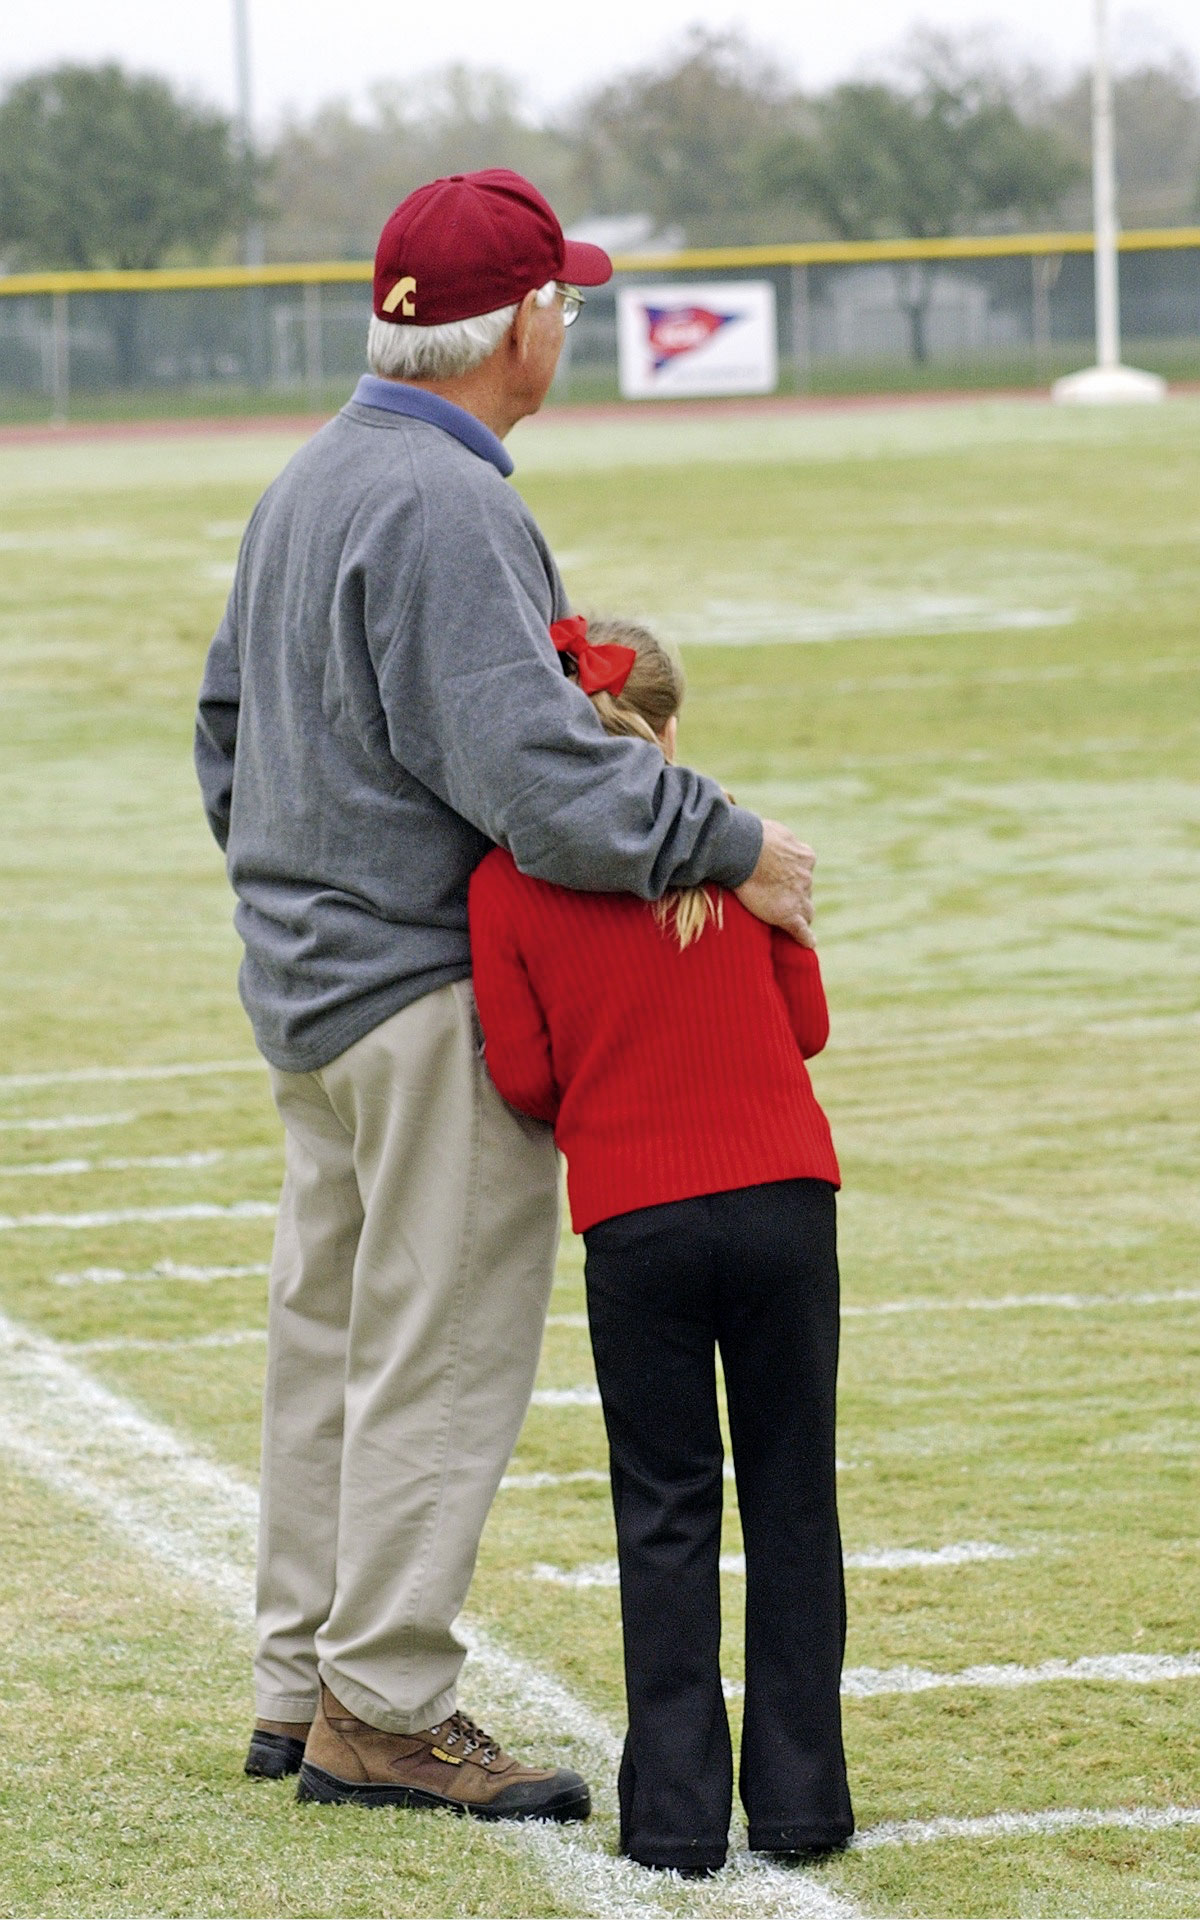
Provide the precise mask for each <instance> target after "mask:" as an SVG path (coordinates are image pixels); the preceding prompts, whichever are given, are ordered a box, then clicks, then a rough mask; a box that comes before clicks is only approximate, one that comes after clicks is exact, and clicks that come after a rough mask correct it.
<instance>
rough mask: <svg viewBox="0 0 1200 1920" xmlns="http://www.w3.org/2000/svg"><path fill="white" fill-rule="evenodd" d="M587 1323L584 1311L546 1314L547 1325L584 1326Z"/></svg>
mask: <svg viewBox="0 0 1200 1920" xmlns="http://www.w3.org/2000/svg"><path fill="white" fill-rule="evenodd" d="M587 1323H588V1317H587V1315H586V1313H548V1314H547V1315H546V1325H547V1326H548V1327H586V1326H587Z"/></svg>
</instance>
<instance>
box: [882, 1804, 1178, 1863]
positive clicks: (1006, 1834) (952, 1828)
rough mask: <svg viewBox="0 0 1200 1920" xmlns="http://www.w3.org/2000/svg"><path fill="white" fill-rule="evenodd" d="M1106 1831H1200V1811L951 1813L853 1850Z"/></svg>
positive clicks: (886, 1828) (889, 1831)
mask: <svg viewBox="0 0 1200 1920" xmlns="http://www.w3.org/2000/svg"><path fill="white" fill-rule="evenodd" d="M1100 1827H1124V1828H1127V1829H1131V1830H1132V1831H1133V1832H1135V1833H1168V1832H1170V1830H1171V1829H1172V1828H1173V1827H1200V1807H1047V1809H1046V1810H1045V1812H1044V1813H989V1814H984V1815H982V1816H980V1817H979V1818H976V1819H973V1820H968V1819H964V1820H959V1819H955V1818H954V1817H953V1816H951V1815H943V1816H942V1817H941V1818H939V1819H936V1820H885V1821H882V1822H881V1823H880V1825H879V1826H877V1827H867V1828H866V1829H865V1830H864V1831H863V1832H862V1833H859V1834H856V1835H855V1837H854V1839H853V1840H852V1841H851V1842H850V1846H851V1849H852V1850H853V1851H854V1852H855V1853H866V1852H870V1851H871V1850H872V1849H873V1848H875V1847H919V1846H924V1845H927V1844H928V1843H929V1842H930V1841H934V1840H1020V1839H1023V1838H1025V1837H1026V1836H1027V1835H1037V1834H1043V1833H1073V1832H1078V1831H1079V1830H1080V1829H1081V1828H1100Z"/></svg>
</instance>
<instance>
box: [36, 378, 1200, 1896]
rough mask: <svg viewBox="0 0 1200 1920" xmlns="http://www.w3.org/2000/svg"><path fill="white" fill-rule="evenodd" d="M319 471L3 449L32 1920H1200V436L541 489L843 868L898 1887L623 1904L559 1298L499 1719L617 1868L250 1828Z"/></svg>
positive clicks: (932, 424) (543, 1855) (1016, 432)
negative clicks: (265, 1460) (228, 857)
mask: <svg viewBox="0 0 1200 1920" xmlns="http://www.w3.org/2000/svg"><path fill="white" fill-rule="evenodd" d="M290 450H291V443H289V442H288V441H287V440H285V439H284V438H282V437H280V436H277V435H269V434H266V433H264V434H263V435H262V436H261V437H258V436H252V435H238V436H230V437H229V438H227V439H225V438H219V437H213V438H202V439H196V440H186V441H175V442H169V441H166V440H163V441H145V440H143V441H138V442H131V443H129V444H128V445H122V444H117V443H112V442H105V443H97V444H96V445H95V446H80V445H75V446H65V447H61V448H54V447H49V448H42V447H36V448H24V449H17V448H8V449H5V448H0V569H2V573H0V578H2V589H0V591H2V605H0V687H2V691H0V727H2V736H0V794H2V809H3V818H4V821H5V833H4V839H3V846H2V849H0V862H2V870H3V887H4V895H5V899H6V903H7V911H6V912H5V914H4V916H3V920H2V922H0V946H2V954H3V958H2V966H3V977H4V980H5V990H4V1004H3V1014H2V1021H3V1033H4V1048H3V1059H2V1061H0V1309H2V1312H3V1316H4V1317H3V1318H2V1319H0V1555H2V1557H3V1566H4V1576H5V1577H4V1580H3V1587H2V1593H0V1607H2V1609H3V1623H2V1628H0V1631H2V1635H3V1646H4V1667H5V1673H6V1677H5V1682H4V1686H3V1689H2V1695H0V1715H2V1716H3V1732H2V1734H0V1822H2V1823H3V1828H2V1830H3V1835H4V1837H3V1840H2V1841H0V1914H2V1915H13V1916H15V1915H20V1916H27V1915H56V1916H57V1915H71V1916H83V1915H87V1916H91V1915H124V1914H137V1915H166V1914H172V1915H174V1914H191V1915H208V1914H212V1915H275V1914H279V1915H331V1916H332V1915H364V1916H382V1915H414V1916H417V1915H422V1916H423V1915H431V1916H432V1915H446V1914H487V1915H497V1916H524V1915H537V1916H540V1915H575V1914H583V1913H595V1914H613V1915H616V1916H626V1915H629V1916H633V1915H641V1916H658V1915H661V1914H664V1913H679V1914H682V1913H688V1914H697V1915H701V1916H713V1920H719V1917H720V1916H724V1915H733V1914H747V1915H749V1914H752V1913H753V1914H756V1915H773V1914H779V1915H785V1914H786V1915H797V1916H818V1917H819V1920H853V1916H854V1915H856V1914H872V1915H876V1914H877V1915H914V1916H933V1915H980V1916H1000V1915H1004V1916H1008V1915H1030V1916H1032V1915H1047V1916H1063V1915H1088V1916H1108V1915H1112V1916H1118V1915H1120V1916H1178V1915H1200V1713H1198V1710H1200V1625H1198V1624H1197V1618H1196V1613H1197V1597H1198V1594H1200V1582H1198V1579H1197V1555H1196V1542H1195V1534H1196V1509H1197V1490H1198V1483H1197V1476H1196V1456H1197V1448H1198V1443H1200V1420H1198V1417H1197V1412H1196V1384H1197V1368H1196V1360H1197V1349H1198V1346H1200V1341H1198V1338H1197V1327H1198V1318H1197V1306H1198V1304H1200V1276H1198V1274H1197V1263H1196V1249H1197V1238H1198V1234H1197V1230H1198V1228H1200V1201H1198V1199H1197V1191H1198V1190H1197V1183H1196V1167H1197V1155H1196V1133H1197V1098H1196V1088H1197V1066H1198V1064H1200V1062H1198V1048H1197V1041H1198V1039H1200V1012H1198V1002H1197V991H1196V988H1197V979H1198V977H1200V952H1198V942H1197V933H1196V928H1197V922H1198V920H1200V859H1198V856H1200V789H1198V788H1197V785H1196V784H1195V769H1196V753H1197V745H1198V741H1200V734H1198V721H1197V707H1196V684H1197V683H1196V675H1197V667H1198V665H1200V648H1198V646H1197V631H1196V625H1197V604H1198V599H1197V586H1198V578H1197V563H1196V542H1197V537H1198V536H1200V506H1198V504H1197V502H1198V497H1200V496H1198V492H1197V481H1198V479H1200V405H1197V404H1194V403H1192V402H1188V401H1176V402H1173V403H1172V404H1170V405H1169V406H1167V407H1166V408H1164V409H1161V410H1154V409H1147V410H1146V411H1144V412H1129V413H1112V414H1108V413H1097V414H1089V413H1071V412H1055V411H1052V410H1050V409H1048V408H1043V407H1039V406H1033V405H1020V404H1013V405H1011V406H1008V407H1000V406H986V407H985V406H969V405H964V406H962V407H949V408H939V409H936V410H935V409H930V410H928V411H923V410H913V409H905V410H899V409H898V410H895V411H885V410H880V411H870V412H863V413H856V414H848V415H845V416H840V415H823V416H813V417H809V418H796V417H775V418H769V419H768V418H760V419H758V420H755V421H753V422H749V421H747V420H744V419H737V418H733V417H726V418H724V419H721V420H719V421H715V422H707V421H704V420H698V419H691V420H686V421H680V422H678V423H671V422H661V423H659V422H656V423H653V424H651V423H648V422H641V423H638V422H636V421H635V422H632V423H630V424H625V423H623V422H607V423H605V424H602V425H597V426H594V427H591V428H585V427H581V426H579V425H577V424H567V423H558V424H553V423H547V424H544V425H538V424H530V425H528V426H526V427H524V428H521V429H519V430H518V432H517V434H516V435H515V436H514V440H513V450H514V452H515V454H516V455H517V459H518V473H517V483H518V484H519V485H520V486H521V487H522V489H523V491H525V493H526V494H527V497H528V498H529V500H530V501H531V503H532V505H533V507H534V509H535V511H536V512H537V513H538V515H539V517H540V518H541V520H542V522H543V524H544V526H545V528H546V530H547V532H548V534H549V536H550V538H551V541H552V543H553V544H554V546H555V547H556V549H557V550H558V551H559V552H560V553H561V555H562V558H563V563H564V570H565V572H566V575H567V578H568V583H569V585H570V587H571V589H572V591H573V594H574V596H575V598H576V600H577V602H578V603H579V604H580V605H582V606H583V607H585V608H587V607H594V608H597V609H599V608H606V609H620V610H623V611H628V612H632V613H642V614H646V615H652V616H653V617H654V618H655V619H656V620H658V621H659V622H660V623H661V625H662V626H663V628H664V629H666V630H668V631H670V632H673V633H674V634H676V635H677V636H678V637H679V638H680V639H681V640H682V641H683V643H684V645H685V649H686V655H687V661H688V666H689V673H690V678H691V695H690V699H689V703H688V707H687V709H686V712H685V716H684V730H683V747H684V751H685V752H686V753H687V754H688V755H690V756H691V757H693V758H694V759H695V760H697V761H698V762H699V763H701V764H703V765H705V766H706V767H708V768H709V769H710V770H712V771H713V772H715V773H717V774H719V775H720V776H721V777H722V778H723V779H724V780H725V781H726V782H727V783H728V784H729V785H730V786H731V787H732V788H733V789H734V790H735V791H736V793H737V794H738V797H739V798H740V799H743V800H745V801H746V802H748V803H750V804H752V805H755V806H759V807H761V808H763V809H764V810H768V811H771V812H774V813H776V814H778V815H779V816H780V817H782V818H784V819H786V820H788V821H789V822H790V823H792V824H794V825H795V826H796V827H797V828H799V829H801V830H802V831H803V832H804V834H805V835H806V836H807V837H808V838H810V839H811V840H812V841H813V842H814V843H815V844H816V846H817V847H818V849H819V852H820V866H819V870H818V874H819V909H820V912H819V930H820V936H821V946H822V953H823V960H824V967H825V973H826V980H827V985H828V990H829V996H830V1000H831V1004H832V1008H833V1019H834V1037H833V1041H832V1043H831V1045H830V1048H829V1050H828V1053H827V1054H826V1055H825V1056H824V1057H823V1058H822V1059H821V1060H820V1061H819V1062H817V1063H816V1075H815V1077H816V1080H817V1086H818V1091H819V1093H820V1095H821V1097H822V1098H823V1100H824V1101H825V1103H826V1105H827V1108H828V1110H829V1113H830V1115H831V1118H832V1121H833V1124H834V1131H835V1135H836V1137H837V1140H838V1143H839V1147H840V1150H841V1156H842V1163H843V1171H844V1177H845V1182H846V1184H845V1190H844V1195H843V1200H842V1222H843V1271H844V1281H845V1301H846V1319H845V1335H844V1349H843V1351H844V1362H843V1388H842V1403H841V1404H842V1412H841V1430H840V1449H839V1450H840V1453H841V1457H842V1460H843V1463H844V1473H843V1476H842V1483H841V1484H842V1503H843V1525H844V1533H845V1538H846V1546H847V1553H848V1555H849V1557H850V1569H849V1573H848V1581H849V1589H850V1608H851V1614H850V1645H849V1652H848V1665H849V1672H848V1676H847V1694H848V1697H847V1700H846V1721H847V1740H848V1750H849V1757H850V1765H851V1777H852V1785H853V1789H854V1794H855V1802H856V1810H857V1815H858V1820H859V1825H860V1830H861V1841H860V1844H859V1845H858V1846H857V1847H856V1848H855V1849H854V1850H853V1851H851V1852H850V1853H848V1854H847V1855H846V1856H845V1857H843V1858H841V1859H839V1860H838V1861H836V1862H834V1863H832V1864H830V1865H828V1866H826V1867H824V1868H821V1869H819V1870H805V1871H802V1872H791V1873H789V1872H787V1871H785V1870H781V1869H775V1870H763V1869H761V1868H755V1867H752V1866H751V1865H750V1864H749V1863H747V1861H746V1860H745V1858H744V1857H740V1858H738V1859H737V1860H736V1862H735V1864H734V1865H733V1866H731V1868H730V1869H728V1870H727V1871H726V1873H725V1874H723V1875H722V1876H720V1877H719V1878H718V1879H717V1880H716V1881H714V1882H713V1883H711V1884H710V1885H708V1886H706V1887H703V1888H696V1887H684V1886H681V1885H679V1884H678V1883H672V1882H671V1881H669V1880H660V1879H653V1880H651V1878H650V1877H649V1876H646V1875H643V1874H641V1873H639V1872H638V1871H637V1870H635V1869H631V1868H624V1867H622V1866H620V1865H619V1864H618V1863H616V1862H614V1861H613V1860H612V1857H611V1856H612V1849H613V1844H614V1822H613V1817H612V1773H613V1752H614V1740H615V1737H616V1736H618V1735H619V1732H620V1728H621V1685H620V1653H619V1637H618V1617H617V1596H616V1593H615V1591H614V1590H613V1587H612V1586H611V1584H609V1573H608V1563H610V1562H611V1560H612V1555H613V1541H612V1529H611V1523H610V1517H609V1512H608V1505H607V1489H606V1487H605V1485H604V1482H603V1467H604V1449H603V1440H602V1429H601V1424H600V1415H599V1411H598V1409H597V1408H596V1406H595V1404H594V1396H593V1395H592V1394H591V1393H590V1392H589V1391H588V1390H589V1389H590V1387H591V1371H590V1363H589V1357H588V1346H587V1335H586V1332H585V1330H584V1328H583V1324H582V1308H583V1298H582V1287H581V1279H580V1266H581V1262H580V1252H579V1248H578V1245H577V1243H574V1242H572V1241H570V1240H566V1241H564V1245H563V1249H562V1259H561V1271H560V1276H559V1283H558V1287H557V1291H556V1294H555V1297H554V1301H553V1307H552V1319H551V1325H550V1328H549V1330H548V1333H547V1338H546V1346H545V1354H544V1359H543V1364H542V1370H541V1375H540V1379H539V1399H538V1401H537V1403H535V1405H534V1406H533V1408H532V1409H531V1411H530V1414H529V1417H528V1421H527V1423H526V1426H525V1429H524V1432H523V1434H522V1437H521V1440H520V1443H519V1447H518V1451H517V1457H516V1458H515V1460H514V1462H513V1466H512V1469H511V1477H510V1483H509V1484H507V1485H506V1486H505V1488H504V1489H503V1490H502V1492H501V1494H500V1495H499V1497H498V1500H497V1504H496V1507H495V1510H494V1513H493V1516H492V1520H491V1522H490V1525H489V1529H488V1532H487V1536H486V1539H485V1543H484V1549H483V1553H482V1557H481V1562H480V1568H479V1573H478V1576H477V1579H476V1583H475V1586H474V1589H473V1593H472V1600H471V1619H472V1632H473V1633H474V1634H475V1635H476V1642H477V1644H476V1651H475V1652H474V1653H473V1654H472V1658H471V1661H470V1663H469V1665H468V1670H467V1676H466V1681H465V1684H464V1689H463V1696H464V1703H465V1704H466V1705H468V1706H469V1707H470V1709H471V1710H472V1711H474V1712H476V1713H477V1714H478V1715H479V1716H480V1717H481V1718H485V1719H487V1720H491V1721H494V1723H495V1725H496V1727H497V1730H498V1731H500V1732H502V1733H503V1734H504V1735H506V1736H507V1738H508V1739H509V1740H510V1742H511V1743H512V1744H514V1745H518V1746H521V1747H523V1748H524V1749H526V1750H533V1751H537V1752H541V1753H546V1754H549V1753H551V1752H558V1753H561V1754H563V1755H564V1756H567V1757H570V1758H573V1759H575V1760H576V1761H577V1762H582V1763H583V1764H584V1765H586V1766H587V1767H588V1768H589V1770H590V1771H591V1772H592V1775H593V1778H594V1779H595V1781H596V1783H597V1786H598V1787H599V1788H600V1789H601V1793H600V1801H601V1811H600V1813H599V1815H598V1817H597V1818H596V1819H595V1820H594V1821H593V1823H592V1824H591V1827H590V1829H589V1830H588V1831H587V1832H586V1833H583V1834H575V1835H569V1836H563V1835H560V1834H553V1833H550V1834H539V1833H537V1832H525V1833H522V1832H519V1831H517V1830H516V1829H506V1830H495V1831H491V1830H487V1829H483V1828H477V1827H475V1826H473V1825H471V1824H470V1823H463V1822H454V1821H450V1820H446V1819H443V1818H439V1817H429V1816H421V1815H408V1814H395V1815H392V1814H378V1813H360V1812H358V1811H356V1810H349V1809H338V1810H333V1809H324V1810H316V1809H308V1808H299V1807H297V1806H296V1804H295V1802H294V1800H293V1799H292V1797H291V1792H290V1789H289V1788H287V1787H284V1786H279V1787H274V1786H269V1785H257V1784H255V1785H252V1784H250V1783H248V1782H246V1781H245V1780H244V1779H243V1778H242V1776H241V1774H240V1764H241V1759H242V1754H243V1750H244V1741H245V1735H246V1732H247V1729H248V1725H249V1715H250V1707H249V1693H248V1685H247V1682H248V1670H247V1648H248V1644H249V1641H248V1629H247V1616H248V1598H249V1578H250V1574H249V1569H250V1564H251V1539H252V1508H253V1498H252V1494H251V1492H250V1489H251V1487H252V1485H253V1478H254V1472H255V1463H256V1450H257V1419H258V1408H257V1401H258V1391H259V1381H260V1376H261V1371H262V1364H263V1346H262V1339H261V1329H262V1326H263V1323H264V1284H265V1283H264V1278H263V1274H264V1266H265V1262H266V1260H267V1258H268V1254H269V1247H270V1237H271V1219H270V1210H271V1206H272V1203H273V1200H274V1196H275V1194H276V1191H277V1184H278V1178H279V1164H280V1153H279V1130H278V1126H277V1123H276V1121H275V1119H274V1116H273V1112H272V1110H271V1107H270V1104H269V1101H268V1097H267V1088H266V1082H265V1076H264V1075H263V1074H262V1073H261V1071H259V1070H258V1069H257V1068H256V1066H255V1064H254V1059H253V1051H252V1048H251V1044H250V1039H249V1035H248V1032H247V1030H246V1027H245V1024H244V1021H243V1018H242V1015H241V1013H240V1011H239V1008H238V1004H237V999H236V993H235V989H234V972H235V966H236V949H235V941H234V937H233V934H232V931H231V929H230V925H229V902H228V899H227V896H226V890H225V883H224V877H223V873H222V870H221V864H220V860H219V857H218V855H217V853H216V850H215V849H214V848H213V846H212V845H211V844H210V843H209V841H208V840H207V838H206V833H205V829H204V827H203V823H202V820H201V817H200V813H199V807H198V803H197V799H196V796H195V794H194V792H193V787H192V779H191V771H190V762H189V752H190V731H191V708H192V701H193V697H194V692H195V687H196V683H197V680H198V677H199V673H200V668H201V662H202V658H203V654H204V649H205V646H206V644H207V640H208V637H209V634H210V632H211V629H212V627H213V626H214V624H215V622H216V620H217V618H218V615H219V612H220V608H221V604H222V600H223V596H224V592H225V589H226V583H227V581H228V579H229V577H230V573H231V569H232V563H233V558H234V555H235V552H236V546H237V536H238V532H239V529H240V526H241V524H242V522H243V521H244V519H245V516H246V514H247V512H248V510H249V508H250V506H251V505H252V503H253V501H254V499H255V497H256V496H257V493H258V492H259V490H260V489H261V487H262V486H263V485H264V484H265V483H266V481H267V480H268V479H269V478H270V477H271V475H272V474H273V473H274V472H275V471H276V470H277V469H278V467H279V465H280V464H281V463H282V461H283V460H284V459H285V458H286V456H287V454H288V453H289V451H290ZM200 1068H208V1069H210V1070H208V1071H199V1070H198V1069H200ZM160 1069H170V1070H171V1071H167V1072H163V1071H159V1070H160ZM729 1491H730V1512H729V1518H728V1528H727V1541H726V1547H727V1551H728V1553H729V1554H730V1555H731V1556H735V1555H736V1554H737V1552H738V1549H739V1544H740V1543H739V1538H738V1528H737V1519H736V1513H735V1511H734V1509H733V1503H732V1491H733V1490H732V1488H730V1490H729ZM945 1549H961V1551H959V1552H945V1551H943V1550H945ZM734 1564H735V1565H736V1562H735V1563H734ZM538 1568H540V1569H541V1570H542V1571H541V1577H536V1576H535V1569H538ZM741 1586H742V1582H741V1580H740V1578H739V1576H738V1574H737V1572H736V1571H731V1572H730V1573H729V1574H728V1575H727V1576H726V1578H725V1580H724V1599H725V1606H726V1620H727V1650H726V1672H727V1675H728V1678H729V1681H730V1683H731V1685H730V1693H731V1712H732V1713H733V1714H734V1716H735V1718H736V1715H737V1712H738V1701H737V1682H738V1680H739V1678H740V1675H741V1671H742V1669H741V1651H740V1645H739V1636H740V1616H741Z"/></svg>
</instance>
